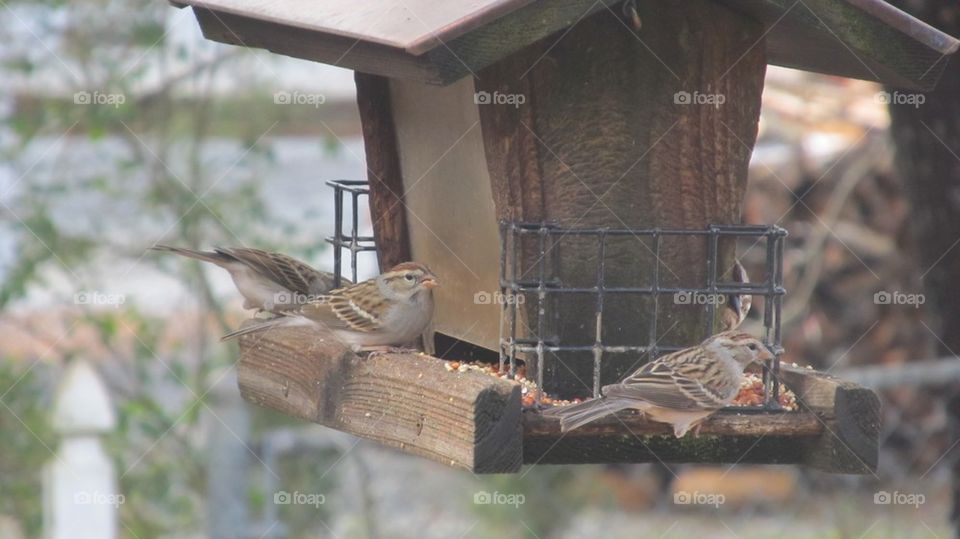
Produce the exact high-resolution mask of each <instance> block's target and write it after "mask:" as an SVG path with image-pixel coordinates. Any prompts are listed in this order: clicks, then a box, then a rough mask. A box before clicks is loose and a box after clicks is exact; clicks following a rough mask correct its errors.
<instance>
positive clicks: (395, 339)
mask: <svg viewBox="0 0 960 539" xmlns="http://www.w3.org/2000/svg"><path fill="white" fill-rule="evenodd" d="M437 286H439V282H438V281H437V277H436V276H435V275H434V274H433V272H431V271H430V269H429V268H427V267H426V266H424V265H423V264H419V263H417V262H403V263H401V264H397V265H396V266H394V267H393V268H391V269H390V271H388V272H386V273H384V274H382V275H380V276H378V277H376V278H374V279H370V280H367V281H363V282H362V283H359V284H355V285H352V286H348V287H345V288H340V289H337V290H333V291H331V292H330V293H329V294H327V295H324V296H321V297H320V298H317V299H316V300H314V301H310V302H308V303H306V304H304V305H303V306H301V307H300V308H298V309H296V310H293V311H286V312H284V313H281V314H283V316H279V317H277V318H273V319H270V320H266V321H263V322H261V323H258V324H253V325H250V326H247V327H245V328H241V329H238V330H237V331H234V332H232V333H229V334H227V335H225V336H224V337H223V339H224V340H226V339H231V338H234V337H238V336H240V335H246V334H248V333H254V332H258V331H264V330H267V329H271V328H277V327H291V326H313V327H319V328H323V329H326V330H329V331H330V332H332V333H333V335H334V336H335V337H336V338H337V339H339V340H340V341H342V342H343V343H344V344H347V345H349V346H351V347H352V348H354V349H355V350H372V349H382V348H385V347H400V346H405V345H408V344H409V343H410V342H411V341H413V340H414V339H415V338H417V337H419V336H420V335H421V334H422V333H423V332H424V331H425V330H426V328H427V326H428V325H429V324H430V320H431V319H432V318H433V294H432V290H433V288H435V287H437Z"/></svg>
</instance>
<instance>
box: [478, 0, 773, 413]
mask: <svg viewBox="0 0 960 539" xmlns="http://www.w3.org/2000/svg"><path fill="white" fill-rule="evenodd" d="M638 9H639V10H640V13H639V15H640V19H641V20H642V21H643V26H642V28H641V29H640V30H639V31H638V32H637V35H634V33H633V32H634V31H635V30H631V29H630V28H629V27H628V25H629V22H626V21H624V20H620V16H619V14H618V13H619V12H617V13H616V14H615V13H613V12H611V11H607V10H602V11H601V12H600V13H598V14H595V15H592V16H590V17H587V18H585V19H584V20H583V21H581V22H579V23H578V24H576V25H575V26H573V27H571V28H570V29H569V32H567V33H566V34H565V35H563V36H562V37H561V36H559V35H553V36H550V37H547V38H545V39H543V40H542V41H540V42H538V43H536V44H534V45H531V46H530V47H527V48H525V49H523V50H521V51H519V52H517V53H515V54H513V55H512V56H510V57H508V58H506V59H505V60H503V61H501V62H499V63H497V64H495V65H493V66H491V67H489V68H487V69H485V70H483V71H482V72H480V73H478V77H477V89H478V90H479V91H483V92H487V93H489V94H491V95H492V94H493V93H494V92H498V93H500V94H518V95H523V96H524V98H525V99H524V104H523V105H521V106H519V107H515V106H510V105H496V104H492V105H486V106H483V105H481V106H480V119H481V123H482V126H483V136H484V144H485V146H486V152H487V164H488V168H489V170H490V177H491V180H492V182H493V192H494V201H495V203H496V206H497V214H498V217H499V218H501V219H510V220H524V221H544V220H546V221H556V222H559V223H560V224H562V225H565V226H609V227H618V228H623V227H634V228H642V227H650V228H652V227H669V228H691V229H700V230H703V229H705V228H706V227H707V226H708V225H710V224H729V223H739V222H740V204H741V201H742V199H743V195H744V192H745V189H746V180H747V166H748V162H749V159H750V153H751V150H752V148H753V143H754V140H755V138H756V134H757V121H758V118H759V114H760V95H761V92H762V88H763V78H764V72H765V68H766V61H765V56H764V45H763V37H762V31H763V29H762V28H761V26H760V25H759V24H757V23H756V22H754V21H753V20H751V19H749V18H747V17H745V16H742V15H740V14H739V13H736V12H734V11H731V10H729V9H727V8H726V7H723V6H721V5H718V4H717V3H715V2H710V1H706V0H696V1H691V2H681V3H669V2H659V3H652V2H641V3H639V4H638ZM643 241H644V240H639V239H636V238H627V239H626V240H624V241H618V242H615V241H610V242H608V245H607V248H606V253H607V254H606V257H605V259H606V268H607V269H606V277H605V279H606V283H607V285H608V286H616V285H618V284H619V285H620V286H644V285H649V284H650V282H651V281H650V279H651V276H652V275H653V272H654V269H655V268H654V265H655V264H657V263H659V272H660V276H661V282H660V285H661V286H687V287H690V286H703V285H704V284H705V282H706V281H705V279H706V271H707V268H706V260H707V256H706V253H707V246H706V242H705V241H703V239H699V240H691V239H690V238H674V239H671V240H669V241H668V240H667V239H666V238H665V239H664V240H663V244H662V248H661V250H660V260H659V262H657V261H656V260H655V259H654V257H653V252H654V246H653V245H652V244H649V243H650V242H646V244H645V245H639V244H638V243H642V242H643ZM556 248H557V249H559V251H560V256H561V260H560V268H561V275H560V278H561V280H562V281H563V282H564V283H565V284H566V285H568V286H593V284H594V281H595V275H596V262H597V255H596V253H597V248H596V241H595V240H594V239H593V238H590V239H589V240H587V241H581V240H575V239H572V238H567V239H564V240H563V241H562V242H561V243H560V244H559V245H558V246H557V247H556ZM522 249H523V250H524V254H523V257H522V258H523V260H522V262H523V271H527V272H529V273H528V276H529V277H533V276H535V275H536V274H535V273H534V272H536V271H537V268H536V267H535V262H536V260H537V259H538V256H537V249H536V247H535V246H534V245H528V246H524V247H522ZM733 251H734V245H733V244H732V242H731V243H724V242H722V243H721V245H720V251H719V253H720V257H719V258H720V260H719V262H720V267H719V269H718V276H719V277H721V278H722V277H723V276H724V275H725V274H727V275H728V274H729V272H730V270H731V268H732V263H733V256H734V252H733ZM609 299H610V300H611V301H608V302H607V304H606V305H605V308H604V334H605V336H606V339H607V342H608V343H609V344H628V343H630V344H638V343H637V333H638V332H640V333H641V335H644V336H645V335H646V331H647V328H648V326H649V323H650V314H649V313H651V312H653V309H652V301H649V298H646V300H638V298H636V297H628V298H609ZM662 299H663V301H660V318H659V320H658V334H657V338H658V339H659V338H663V339H664V342H665V343H666V344H672V345H690V344H693V343H695V342H696V341H698V340H699V339H701V338H702V337H703V335H702V331H703V327H704V325H705V318H704V317H705V312H704V310H702V309H697V308H691V307H690V306H678V305H674V304H673V302H672V301H670V300H669V298H662ZM594 301H595V300H594V298H592V297H586V296H584V297H582V298H579V299H573V300H565V301H564V303H563V304H562V305H561V307H560V317H559V318H560V322H559V324H560V327H559V328H558V330H559V333H560V338H561V339H562V340H563V341H565V342H566V343H576V344H585V343H587V344H590V343H592V342H593V331H594V324H593V322H592V320H588V319H587V318H585V315H592V313H593V302H594ZM535 304H536V302H530V303H529V304H528V308H529V309H534V308H535V307H536V305H535ZM530 316H531V319H535V318H533V317H532V313H530ZM643 341H644V342H646V339H645V338H644V339H643ZM641 344H642V343H641ZM589 356H590V354H589V353H585V354H583V356H582V357H579V356H577V357H572V358H571V357H567V358H560V359H561V361H562V363H563V364H562V365H561V364H560V362H561V361H556V360H554V361H550V362H549V363H550V365H547V368H546V372H545V373H544V378H545V385H546V387H547V388H548V389H553V390H555V391H557V392H558V394H559V395H560V396H561V397H565V396H572V395H577V396H583V395H585V394H588V393H590V390H591V387H589V385H590V381H591V379H592V361H591V360H590V357H589ZM638 360H640V358H637V357H625V356H618V357H609V358H608V359H606V360H605V361H604V364H603V370H602V373H601V379H602V383H601V385H602V384H605V383H612V382H615V381H616V380H618V379H620V378H621V377H622V376H624V375H625V374H626V373H627V371H628V370H629V369H630V368H631V367H635V366H636V365H637V364H638Z"/></svg>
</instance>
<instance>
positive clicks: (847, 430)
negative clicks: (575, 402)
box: [237, 328, 880, 474]
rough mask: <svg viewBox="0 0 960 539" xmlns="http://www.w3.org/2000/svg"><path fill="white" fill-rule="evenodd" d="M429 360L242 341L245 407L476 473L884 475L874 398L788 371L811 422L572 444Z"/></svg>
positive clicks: (612, 435)
mask: <svg viewBox="0 0 960 539" xmlns="http://www.w3.org/2000/svg"><path fill="white" fill-rule="evenodd" d="M444 363H445V362H444V361H443V360H442V359H438V358H434V357H430V356H426V355H422V354H384V355H378V356H374V357H370V358H367V357H360V356H358V355H356V354H354V353H352V352H351V351H350V350H349V349H347V348H346V347H344V346H343V345H341V344H339V343H337V342H336V341H335V340H334V339H333V338H332V337H326V338H325V337H323V336H322V335H319V334H318V333H317V332H316V331H313V330H308V329H302V328H290V329H278V330H272V331H268V332H263V333H259V334H252V335H245V336H243V337H241V339H240V362H239V364H238V367H237V369H238V377H239V384H240V392H241V394H242V395H243V397H244V398H245V399H246V400H248V401H250V402H252V403H254V404H258V405H260V406H264V407H267V408H271V409H273V410H276V411H278V412H280V413H283V414H286V415H290V416H293V417H297V418H300V419H303V420H306V421H311V422H313V423H318V424H320V425H325V426H327V427H331V428H334V429H337V430H340V431H344V432H348V433H350V434H353V435H356V436H360V437H362V438H366V439H369V440H373V441H375V442H378V443H381V444H384V445H387V446H390V447H394V448H396V449H399V450H401V451H404V452H407V453H411V454H414V455H419V456H422V457H426V458H429V459H431V460H435V461H437V462H440V463H443V464H446V465H449V466H453V467H456V468H463V469H466V470H470V471H472V472H474V473H513V472H517V471H518V470H519V469H520V467H521V465H523V464H584V463H600V462H691V463H714V464H716V463H731V464H732V463H754V464H802V465H806V466H810V467H813V468H817V469H820V470H825V471H829V472H835V473H855V474H866V473H871V472H872V471H873V470H875V469H876V466H877V454H878V449H877V447H878V446H877V439H878V435H879V430H880V416H879V414H880V404H879V400H878V399H877V396H876V394H875V393H873V392H872V391H870V390H868V389H865V388H862V387H859V386H857V385H855V384H852V383H849V382H843V381H841V380H838V379H836V378H833V377H831V376H828V375H825V374H821V373H817V372H815V371H812V370H810V369H800V368H794V367H789V366H786V365H783V366H781V371H780V379H781V381H782V382H783V383H784V384H785V385H786V386H787V387H788V388H790V389H791V390H793V391H794V392H795V393H796V394H797V397H798V400H799V403H800V411H797V412H777V413H770V412H764V413H751V412H742V411H735V410H722V411H720V412H717V413H716V414H714V415H713V416H711V417H710V418H708V419H707V420H706V421H704V422H703V424H702V426H701V429H700V434H699V436H693V435H692V434H688V435H687V436H685V437H684V438H681V439H677V438H674V437H673V435H672V434H671V433H670V430H669V427H667V426H666V425H663V424H660V423H655V422H650V421H646V420H645V419H644V418H643V417H642V416H639V415H636V414H630V413H620V414H618V415H616V416H615V417H610V418H605V419H602V420H599V421H597V422H596V423H593V424H590V425H587V426H584V427H582V428H581V429H577V430H574V431H571V432H568V433H565V434H563V433H561V432H560V424H559V420H557V419H556V418H550V417H545V416H543V415H542V414H540V413H538V412H536V411H535V410H526V411H523V408H522V406H521V402H520V399H521V390H520V385H519V384H517V383H516V382H511V381H509V380H503V379H498V378H494V377H492V376H489V375H486V374H482V373H478V372H465V373H460V372H448V371H447V369H446V368H445V367H444Z"/></svg>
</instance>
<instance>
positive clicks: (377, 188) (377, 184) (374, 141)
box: [354, 71, 410, 271]
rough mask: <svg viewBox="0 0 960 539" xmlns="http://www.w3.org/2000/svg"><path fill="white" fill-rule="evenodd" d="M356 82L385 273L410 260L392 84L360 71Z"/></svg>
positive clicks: (379, 252)
mask: <svg viewBox="0 0 960 539" xmlns="http://www.w3.org/2000/svg"><path fill="white" fill-rule="evenodd" d="M354 79H355V81H356V85H357V105H358V107H359V109H360V123H361V124H362V126H363V142H364V150H365V154H366V157H367V182H368V183H369V185H370V215H372V216H373V236H374V238H376V241H377V256H378V258H379V259H380V269H381V270H382V271H386V270H388V269H390V268H391V267H393V266H395V265H397V264H399V263H400V262H405V261H407V260H410V238H409V236H408V235H407V209H406V206H404V201H403V176H402V175H401V173H400V154H399V153H398V149H397V130H396V127H395V126H394V124H393V112H392V109H393V107H392V105H391V103H390V81H389V79H387V78H386V77H380V76H377V75H368V74H365V73H360V72H359V71H358V72H357V73H356V74H355V75H354Z"/></svg>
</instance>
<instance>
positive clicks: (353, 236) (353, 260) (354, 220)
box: [350, 193, 360, 282]
mask: <svg viewBox="0 0 960 539" xmlns="http://www.w3.org/2000/svg"><path fill="white" fill-rule="evenodd" d="M359 198H360V193H351V199H352V200H351V203H352V206H351V210H352V211H353V215H351V216H350V217H351V219H350V221H351V222H350V224H351V227H350V274H351V275H352V276H353V282H357V229H358V228H360V223H359V221H360V216H359V215H358V214H359V211H358V208H359V206H360V205H359V202H358V199H359Z"/></svg>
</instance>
